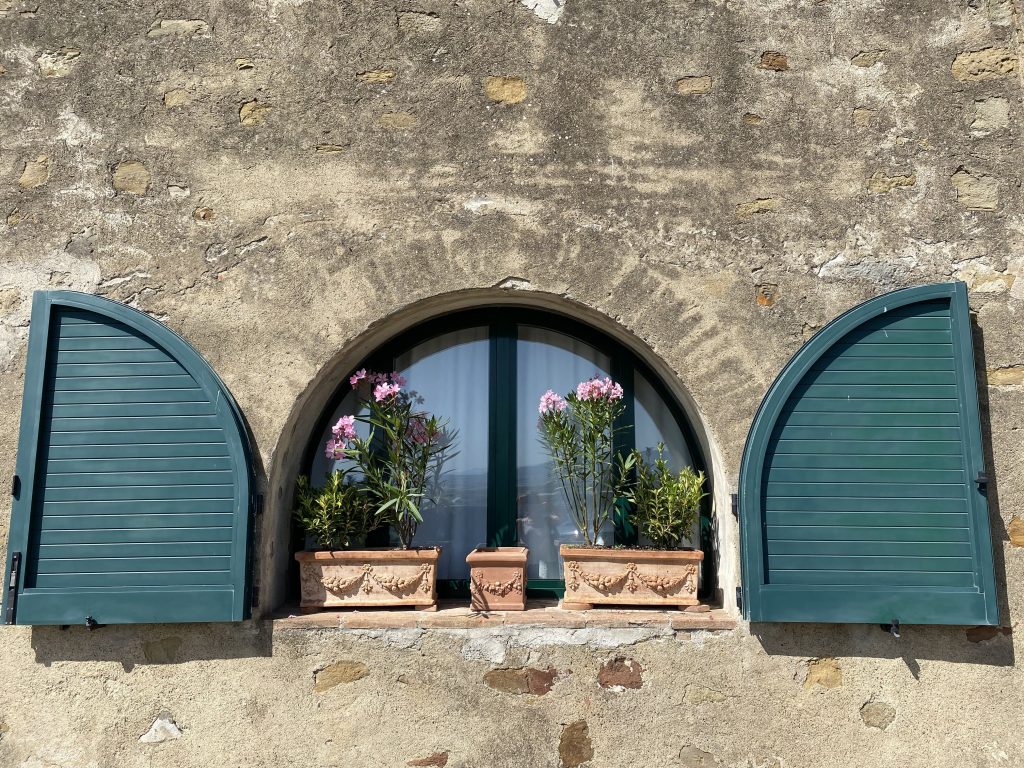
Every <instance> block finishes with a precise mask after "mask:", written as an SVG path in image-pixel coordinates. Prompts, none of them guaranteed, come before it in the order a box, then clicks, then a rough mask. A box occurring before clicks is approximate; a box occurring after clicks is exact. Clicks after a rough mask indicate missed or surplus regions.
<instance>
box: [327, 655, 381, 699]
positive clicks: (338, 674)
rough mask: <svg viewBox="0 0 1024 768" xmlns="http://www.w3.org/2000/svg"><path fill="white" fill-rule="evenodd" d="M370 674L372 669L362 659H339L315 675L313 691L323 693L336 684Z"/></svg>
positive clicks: (353, 680) (349, 681)
mask: <svg viewBox="0 0 1024 768" xmlns="http://www.w3.org/2000/svg"><path fill="white" fill-rule="evenodd" d="M368 674H370V669H369V667H367V666H366V665H365V664H364V663H363V662H361V661H348V660H346V661H338V662H335V663H334V664H331V665H330V666H329V667H324V668H323V669H321V670H319V671H318V672H317V673H316V675H315V676H314V684H313V691H314V692H316V693H323V692H324V691H329V690H330V689H331V688H334V687H335V686H336V685H341V684H343V683H354V682H355V681H356V680H362V679H363V678H364V677H366V676H367V675H368Z"/></svg>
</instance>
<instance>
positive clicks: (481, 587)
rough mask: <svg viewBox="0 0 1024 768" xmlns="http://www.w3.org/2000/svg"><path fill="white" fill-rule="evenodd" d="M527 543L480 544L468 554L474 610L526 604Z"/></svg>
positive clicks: (519, 608) (515, 607) (516, 607)
mask: <svg viewBox="0 0 1024 768" xmlns="http://www.w3.org/2000/svg"><path fill="white" fill-rule="evenodd" d="M527 551H528V550H527V549H526V547H477V548H476V549H474V550H473V551H472V552H470V553H469V554H468V555H467V556H466V562H467V563H469V594H470V597H471V600H472V603H471V605H472V608H473V610H474V611H522V610H524V609H525V608H526V555H527Z"/></svg>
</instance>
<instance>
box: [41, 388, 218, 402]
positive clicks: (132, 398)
mask: <svg viewBox="0 0 1024 768" xmlns="http://www.w3.org/2000/svg"><path fill="white" fill-rule="evenodd" d="M196 401H202V402H207V403H208V402H209V400H208V399H207V396H206V395H205V394H204V393H203V390H202V389H199V388H198V387H182V388H179V389H141V390H132V389H128V390H126V389H110V390H106V391H104V390H84V391H63V392H54V393H53V403H54V405H90V406H91V405H102V404H106V403H113V404H121V403H157V404H159V405H166V404H168V403H177V402H183V403H185V402H196Z"/></svg>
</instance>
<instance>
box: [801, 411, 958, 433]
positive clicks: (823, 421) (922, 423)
mask: <svg viewBox="0 0 1024 768" xmlns="http://www.w3.org/2000/svg"><path fill="white" fill-rule="evenodd" d="M786 425H787V427H794V426H796V427H875V428H879V427H883V428H887V429H891V428H893V427H958V426H960V414H958V413H864V412H862V411H854V412H852V413H851V412H849V411H837V412H833V413H829V414H824V413H820V412H814V411H798V412H793V413H789V414H788V415H787V418H786Z"/></svg>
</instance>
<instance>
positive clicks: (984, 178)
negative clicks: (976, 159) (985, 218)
mask: <svg viewBox="0 0 1024 768" xmlns="http://www.w3.org/2000/svg"><path fill="white" fill-rule="evenodd" d="M950 181H951V182H952V183H953V186H954V187H955V188H956V199H957V200H958V201H959V202H960V204H961V205H962V206H964V207H965V208H967V210H969V211H994V210H995V209H996V208H997V207H998V205H999V184H998V182H997V181H996V180H995V179H994V178H992V177H991V176H988V175H986V174H984V173H980V172H976V171H973V170H971V169H969V168H965V167H963V166H960V167H959V168H958V169H957V170H956V173H954V174H953V175H952V176H951V177H950Z"/></svg>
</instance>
